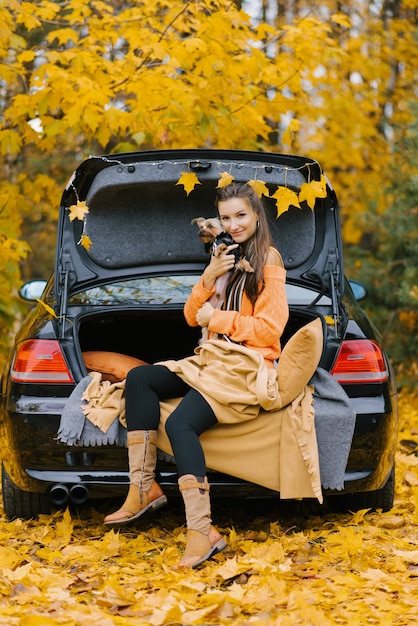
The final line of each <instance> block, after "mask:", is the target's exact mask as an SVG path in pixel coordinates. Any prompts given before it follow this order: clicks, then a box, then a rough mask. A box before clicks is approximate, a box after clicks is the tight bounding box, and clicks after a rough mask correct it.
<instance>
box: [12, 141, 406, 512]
mask: <svg viewBox="0 0 418 626" xmlns="http://www.w3.org/2000/svg"><path fill="white" fill-rule="evenodd" d="M223 173H228V175H230V176H232V177H233V178H234V180H236V181H244V182H248V181H259V183H260V184H264V185H265V187H266V188H267V189H268V195H269V196H273V195H274V192H275V191H276V190H277V189H278V188H279V187H280V188H283V189H286V190H289V191H291V192H293V196H292V198H293V200H292V201H291V202H289V206H288V208H287V207H285V208H286V209H287V210H283V211H281V215H280V216H279V217H277V212H278V211H277V205H276V202H275V199H274V198H272V197H267V192H266V193H265V203H266V206H267V209H268V213H269V216H270V226H271V230H272V233H273V237H274V239H275V245H276V246H277V248H278V249H279V250H280V252H281V254H282V257H283V259H284V263H285V267H286V269H287V295H288V301H289V308H290V319H289V322H288V325H287V328H286V331H285V334H284V337H283V341H284V342H285V341H286V340H288V338H289V337H290V336H291V335H292V334H293V333H294V332H295V331H296V330H297V329H299V328H300V327H302V326H303V325H305V324H306V323H308V322H309V321H311V320H313V319H315V318H317V317H320V318H321V319H322V320H323V321H324V328H325V329H326V332H325V339H324V349H323V353H322V357H321V361H320V366H321V368H323V369H325V370H326V371H327V372H330V373H331V374H332V376H333V377H334V378H335V379H336V380H337V381H338V382H339V383H340V384H341V385H342V387H343V388H344V390H345V391H346V393H347V395H348V396H349V398H350V400H351V404H352V406H353V407H354V411H355V414H356V423H355V431H354V436H353V439H352V444H351V451H350V454H349V458H348V463H347V467H346V472H345V482H344V485H345V488H344V491H342V492H341V491H327V490H325V492H324V495H325V497H326V499H327V501H330V502H334V503H337V502H338V503H339V504H340V505H343V506H344V507H348V508H350V510H355V509H359V508H372V509H373V508H382V509H383V510H389V509H390V508H391V507H392V504H393V497H394V470H395V465H394V457H395V445H396V438H397V404H396V387H395V381H394V377H393V372H392V370H391V366H390V364H389V362H388V358H387V356H386V355H385V353H384V351H383V347H382V343H381V339H380V336H379V334H378V333H377V331H376V329H375V328H374V327H373V325H372V323H371V321H370V320H369V319H368V318H367V316H366V314H365V313H364V311H363V310H362V309H361V308H360V306H359V305H358V303H357V300H358V297H357V290H358V289H360V291H361V286H360V285H358V284H350V283H349V282H348V281H347V280H346V279H345V277H344V272H343V259H342V243H341V232H340V223H339V208H338V202H337V199H336V196H335V193H334V191H333V189H332V187H331V185H330V184H329V182H328V181H327V180H326V178H325V177H324V174H323V172H322V169H321V167H320V165H319V164H318V163H317V162H316V161H314V160H312V159H309V158H305V157H300V156H289V155H280V154H273V153H271V154H269V153H258V152H250V151H233V150H208V149H193V150H167V151H149V152H135V153H129V154H113V155H104V156H98V157H91V158H89V159H87V160H86V161H84V162H83V163H82V164H81V165H80V166H79V167H78V168H77V169H76V171H75V172H74V174H73V176H72V178H71V180H70V181H69V183H68V185H67V187H66V188H65V190H64V193H63V196H62V200H61V205H60V214H59V222H58V234H57V248H56V262H55V269H54V273H53V275H52V277H51V279H50V280H49V282H48V283H47V284H46V285H45V284H44V283H42V282H35V283H32V284H27V285H25V286H24V288H23V289H22V295H24V296H25V297H27V298H28V299H30V298H32V299H33V300H35V299H36V291H37V289H38V290H39V287H42V292H43V293H42V296H41V297H40V292H38V297H40V300H39V302H38V304H37V305H36V306H35V307H34V308H33V309H32V310H31V312H30V313H29V314H28V316H27V318H26V320H25V321H24V323H23V326H22V328H21V329H20V330H19V332H18V333H17V336H16V340H15V344H14V346H13V349H12V352H11V354H10V357H9V359H8V362H7V364H6V367H5V369H4V372H3V375H2V381H1V422H0V423H1V441H2V451H3V455H2V457H3V467H2V486H3V504H4V510H5V513H6V515H7V516H8V517H9V518H14V517H22V518H32V517H35V516H36V515H38V514H39V513H44V512H48V511H50V510H51V506H52V505H54V506H64V505H66V504H67V503H68V504H69V503H70V502H72V503H75V504H81V503H83V502H85V501H87V500H90V499H91V500H93V499H97V498H100V499H103V498H112V497H123V495H124V494H125V493H126V490H127V485H128V482H129V476H128V467H127V456H126V449H125V448H124V447H123V446H106V445H104V446H85V447H79V446H69V445H65V444H62V443H60V442H57V431H58V429H59V426H60V419H61V415H62V412H63V408H64V406H65V404H66V401H67V399H68V397H69V396H70V394H71V392H72V391H73V390H74V388H75V386H76V385H77V383H79V381H81V380H82V379H83V378H84V377H85V376H86V375H87V369H86V365H85V361H84V358H83V355H85V353H86V352H92V351H93V352H94V351H111V352H115V353H118V354H122V355H129V356H132V357H137V358H139V359H143V360H144V361H146V362H156V361H159V360H164V359H167V358H181V357H184V356H188V355H190V354H192V352H193V349H194V348H195V346H196V345H197V343H198V340H199V334H200V329H198V328H190V327H188V326H187V325H186V323H185V321H184V316H183V305H184V302H185V300H186V299H187V297H188V294H189V293H190V289H191V287H192V286H193V284H194V283H195V282H196V281H197V279H198V277H199V275H200V274H201V272H202V270H203V268H204V266H205V264H206V263H207V262H208V256H207V251H206V250H205V248H204V246H203V245H202V244H201V243H200V241H199V239H198V236H197V230H196V227H195V226H193V225H192V224H191V222H192V219H194V218H196V217H198V216H205V217H206V216H213V215H214V214H215V204H214V199H215V189H216V186H217V185H218V182H219V180H220V178H221V177H222V175H223ZM185 174H187V176H186V178H185V177H184V175H185ZM193 174H194V175H195V177H193V176H191V175H193ZM182 177H183V178H182ZM186 179H188V182H189V183H190V188H188V189H187V190H186V189H185V186H184V185H182V184H179V183H181V181H183V182H184V181H185V180H186ZM324 181H326V185H325V182H324ZM312 182H316V183H317V185H319V187H317V189H319V188H320V186H321V185H322V190H323V193H317V194H316V196H315V197H314V202H315V205H314V207H312V208H311V206H309V204H311V205H312V199H311V201H310V202H309V201H308V200H303V201H301V202H300V203H299V206H297V204H298V202H295V200H294V199H295V198H296V199H297V198H298V194H299V193H300V190H301V188H302V185H304V184H306V183H312ZM253 184H254V182H253ZM321 196H322V197H321ZM77 206H78V207H81V208H83V207H84V209H85V207H88V212H84V210H82V211H81V213H80V214H79V217H81V219H72V218H73V217H74V216H73V214H72V213H71V211H70V207H77ZM86 241H87V242H88V243H89V242H92V243H91V246H90V247H89V245H88V244H87V245H82V244H83V243H84V244H85V242H86ZM157 469H158V481H159V483H160V484H161V485H162V487H163V488H164V490H165V491H166V492H167V491H168V492H169V491H170V490H172V491H173V493H174V490H177V476H176V469H175V465H174V464H173V462H172V459H171V458H169V457H167V455H164V454H161V455H160V459H159V462H158V467H157ZM210 482H211V484H212V485H213V486H214V487H215V489H214V491H213V494H214V496H215V497H216V495H219V496H222V495H228V496H230V495H231V494H232V495H235V496H239V497H241V496H242V497H248V496H251V497H257V495H261V494H262V495H263V496H265V495H266V494H265V490H263V489H262V488H261V487H258V486H257V485H254V484H251V483H248V482H245V481H242V480H239V479H236V478H234V477H231V476H226V475H224V474H219V473H216V472H213V473H211V474H210ZM270 495H274V494H270ZM275 495H277V494H275Z"/></svg>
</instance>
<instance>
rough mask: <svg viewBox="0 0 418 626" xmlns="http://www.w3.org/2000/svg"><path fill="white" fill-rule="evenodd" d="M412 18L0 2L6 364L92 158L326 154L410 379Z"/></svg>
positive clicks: (389, 336) (211, 6)
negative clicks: (27, 300) (150, 153)
mask: <svg viewBox="0 0 418 626" xmlns="http://www.w3.org/2000/svg"><path fill="white" fill-rule="evenodd" d="M417 17H418V0H372V1H371V2H365V1H363V0H348V1H347V2H344V3H341V2H339V1H333V0H322V1H321V2H317V1H314V0H307V1H303V0H291V1H290V0H252V1H251V2H250V1H247V2H245V1H244V0H243V1H242V2H237V1H236V2H233V1H228V0H193V1H191V2H184V1H178V0H159V1H158V2H156V1H155V0H142V1H141V0H107V1H106V2H104V1H102V0H66V1H65V2H55V1H51V0H35V1H32V2H25V1H18V0H0V154H1V167H0V242H1V246H0V267H1V270H2V271H1V276H0V362H1V361H2V360H3V359H4V357H5V354H6V353H7V351H8V349H9V346H10V341H11V338H12V336H13V333H14V331H15V329H16V323H17V321H18V320H20V319H21V317H22V315H24V313H25V312H26V311H27V305H24V304H23V302H22V301H21V300H20V298H19V296H18V289H19V287H20V285H21V283H22V282H23V281H25V280H30V279H32V278H48V276H49V274H50V272H51V270H52V267H53V257H54V253H55V228H56V217H57V211H58V206H59V200H60V197H61V193H62V189H63V187H64V185H65V184H66V182H67V180H68V179H69V177H70V175H71V173H72V171H73V170H74V169H75V167H76V166H77V165H78V164H79V163H80V162H81V161H82V160H83V159H84V158H86V157H88V156H90V155H91V154H102V153H109V152H126V151H131V150H145V149H159V148H187V147H209V148H217V147H219V148H237V149H251V150H262V151H277V152H291V153H298V154H303V155H306V156H309V157H312V158H315V159H318V161H319V162H320V163H321V165H322V166H323V167H324V170H325V172H326V173H327V174H328V176H329V178H330V180H331V181H332V183H333V186H334V188H335V190H336V193H337V196H338V198H339V201H340V204H341V207H342V223H343V239H344V246H345V259H346V267H345V271H346V274H347V275H348V276H349V278H353V279H357V280H360V281H361V282H362V283H363V284H364V285H365V286H366V287H367V289H368V292H369V296H368V298H367V300H366V301H365V304H364V308H365V309H366V310H367V311H368V312H369V313H370V314H371V316H372V318H373V319H374V321H375V324H376V326H377V327H378V329H379V330H380V332H381V333H382V335H383V338H384V341H385V344H386V348H387V351H388V352H389V354H390V356H391V358H392V360H393V362H394V364H395V367H396V370H397V378H398V384H399V385H400V386H403V385H407V384H408V383H411V382H413V381H414V379H416V375H417V371H418V365H417V359H416V353H417V346H418V332H417V326H418V281H417V266H418V246H417V245H416V240H417V231H418V226H417V216H418V176H417V172H418V156H417V155H418V122H417V114H418V106H417V104H416V101H417V82H416V77H417V68H418V46H417Z"/></svg>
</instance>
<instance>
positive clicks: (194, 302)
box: [184, 265, 289, 367]
mask: <svg viewBox="0 0 418 626" xmlns="http://www.w3.org/2000/svg"><path fill="white" fill-rule="evenodd" d="M285 281H286V270H285V269H284V268H283V267H280V266H278V265H266V266H265V267H264V282H265V287H264V289H263V291H262V292H261V294H260V295H259V296H258V298H257V300H256V303H255V305H254V307H253V305H252V304H251V302H250V300H249V299H248V298H247V296H246V294H245V292H244V294H243V296H242V304H241V311H240V312H238V311H222V310H220V309H215V310H214V311H213V315H212V318H211V320H210V323H209V327H208V330H209V339H210V338H213V336H214V335H215V334H217V333H218V334H220V335H224V334H225V335H227V336H228V337H229V338H230V339H231V340H232V341H235V342H237V343H243V344H244V345H245V346H247V347H248V348H252V349H253V350H257V351H258V352H259V353H260V354H261V355H262V356H263V357H264V359H265V360H266V363H267V365H268V366H269V367H273V362H274V361H275V359H277V358H278V357H279V356H280V352H281V345H280V338H281V336H282V333H283V330H284V327H285V325H286V322H287V320H288V318H289V308H288V304H287V298H286V290H285ZM214 293H215V288H214V287H213V288H212V289H211V290H208V289H205V287H204V286H203V280H202V278H201V279H200V281H199V282H198V283H197V284H196V285H195V286H194V287H193V289H192V293H191V294H190V297H189V299H188V300H187V302H186V304H185V306H184V315H185V318H186V321H187V323H188V324H189V326H198V323H197V321H196V315H197V312H198V311H199V309H200V307H201V306H202V305H203V304H204V303H205V302H207V300H209V298H210V297H211V296H212V295H213V294H214Z"/></svg>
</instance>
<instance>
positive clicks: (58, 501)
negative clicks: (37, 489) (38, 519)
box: [49, 483, 70, 508]
mask: <svg viewBox="0 0 418 626" xmlns="http://www.w3.org/2000/svg"><path fill="white" fill-rule="evenodd" d="M49 497H50V499H51V502H52V504H53V505H54V506H57V507H59V508H61V507H63V506H65V505H66V504H67V502H68V499H69V497H70V491H69V489H68V487H67V485H63V484H62V483H57V484H56V485H52V487H51V491H50V492H49Z"/></svg>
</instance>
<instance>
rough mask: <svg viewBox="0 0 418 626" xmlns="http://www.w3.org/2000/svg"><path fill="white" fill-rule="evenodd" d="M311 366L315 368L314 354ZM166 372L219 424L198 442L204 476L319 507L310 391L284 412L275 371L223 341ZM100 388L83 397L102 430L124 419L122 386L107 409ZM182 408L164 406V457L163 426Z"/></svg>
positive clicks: (259, 358) (160, 438) (165, 447)
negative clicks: (198, 397) (227, 478)
mask: <svg viewBox="0 0 418 626" xmlns="http://www.w3.org/2000/svg"><path fill="white" fill-rule="evenodd" d="M225 357H227V358H225ZM283 357H284V354H283ZM318 359H319V357H318ZM283 360H284V359H283ZM309 361H310V363H311V367H312V364H313V368H314V369H315V367H316V363H315V360H314V359H313V358H312V355H311V358H310V359H309ZM164 365H165V366H166V367H168V368H169V369H170V370H171V371H174V372H176V373H177V374H178V375H179V376H180V377H182V378H183V379H184V380H186V381H187V382H188V383H189V384H191V385H192V386H193V387H194V388H195V389H197V390H198V391H200V392H201V393H202V395H203V396H204V397H205V398H206V400H207V401H208V402H209V404H210V405H211V407H212V409H213V410H214V412H215V415H216V417H217V419H218V422H219V423H218V424H217V425H215V426H213V427H212V428H210V429H209V430H208V431H206V432H205V433H204V434H203V435H201V437H200V441H201V443H202V447H203V450H204V453H205V458H206V464H207V467H208V468H209V469H212V470H216V471H219V472H222V473H225V474H229V475H231V476H235V477H237V478H241V479H244V480H247V481H249V482H252V483H255V484H258V485H261V486H263V487H267V488H268V489H272V490H274V491H277V492H280V497H281V498H284V499H286V498H295V499H298V498H317V499H318V500H319V502H322V500H323V498H322V490H321V481H320V471H319V458H318V446H317V440H316V432H315V426H314V410H313V388H312V387H311V386H309V385H305V386H304V387H302V390H301V391H299V393H298V394H297V395H296V397H294V398H293V397H292V400H291V401H289V402H287V401H286V402H287V403H286V405H285V406H283V404H284V402H283V401H282V397H284V396H283V395H282V394H281V393H280V391H279V384H278V380H277V370H275V369H270V368H268V367H267V366H266V363H265V361H264V359H263V357H262V356H261V355H260V354H259V353H258V352H256V351H254V350H250V349H248V348H246V347H245V346H240V345H237V344H233V343H229V342H225V341H220V340H210V341H207V342H205V343H204V344H203V345H202V346H200V347H199V348H197V349H196V354H195V355H193V356H191V357H188V358H186V359H181V360H180V361H165V362H164ZM309 378H310V375H309V374H307V380H309ZM97 382H98V381H97V378H96V379H94V381H93V383H94V384H93V383H92V385H91V391H92V392H94V394H95V396H94V397H92V394H89V389H90V388H88V389H87V391H86V392H85V396H84V399H85V400H87V401H88V403H89V406H88V408H87V409H85V410H84V412H85V414H86V416H87V417H88V418H89V419H91V421H93V423H95V424H96V426H98V427H99V428H101V429H102V430H103V431H106V429H107V428H108V427H109V425H110V423H111V421H113V419H114V418H115V416H117V415H121V414H123V411H122V406H120V409H121V410H120V411H119V412H118V411H117V408H116V407H117V405H118V404H119V403H121V404H122V405H123V398H121V389H123V385H124V383H123V382H122V383H117V384H115V385H114V390H115V393H116V395H117V400H116V402H112V401H111V396H112V387H113V386H112V385H110V386H109V383H108V381H105V383H107V388H106V393H105V394H104V401H103V402H102V401H101V400H100V399H99V396H100V393H99V392H98V387H97ZM208 390H210V391H208ZM180 401H181V399H180V398H178V399H173V400H169V401H167V402H161V423H160V427H159V430H158V447H159V448H160V449H161V450H162V451H164V452H166V453H168V454H172V450H171V446H170V443H169V440H168V438H167V435H166V432H165V428H164V424H165V421H166V420H167V418H168V416H169V415H170V414H171V412H172V411H173V410H174V408H175V407H176V406H177V404H178V403H179V402H180ZM101 405H102V408H101ZM105 407H106V410H103V409H105ZM109 407H114V409H113V412H112V410H110V411H109ZM115 411H116V412H115ZM121 421H122V423H123V421H124V420H123V419H122V420H121Z"/></svg>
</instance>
